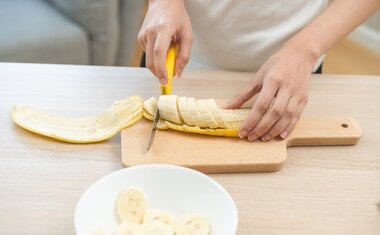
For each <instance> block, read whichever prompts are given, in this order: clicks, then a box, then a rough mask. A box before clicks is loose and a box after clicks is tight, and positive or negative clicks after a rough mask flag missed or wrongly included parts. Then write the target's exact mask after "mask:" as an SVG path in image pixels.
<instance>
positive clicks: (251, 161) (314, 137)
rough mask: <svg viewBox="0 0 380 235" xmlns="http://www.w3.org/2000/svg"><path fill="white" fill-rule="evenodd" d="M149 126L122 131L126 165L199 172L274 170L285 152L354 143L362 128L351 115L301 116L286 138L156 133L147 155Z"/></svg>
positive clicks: (144, 123) (277, 167) (280, 164)
mask: <svg viewBox="0 0 380 235" xmlns="http://www.w3.org/2000/svg"><path fill="white" fill-rule="evenodd" d="M151 128H152V122H150V121H147V120H145V119H143V120H141V121H139V122H138V123H136V124H134V125H133V126H131V127H129V128H127V129H125V130H123V131H122V133H121V138H122V139H121V140H122V162H123V164H124V165H125V166H135V165H139V164H150V163H167V164H175V165H181V166H185V167H190V168H193V169H196V170H199V171H202V172H204V173H227V172H231V173H232V172H264V171H269V172H270V171H278V170H280V169H281V167H282V165H283V163H284V162H285V160H286V156H287V153H286V148H287V147H291V146H311V145H354V144H356V143H357V142H358V140H359V139H360V136H361V134H362V131H361V128H360V127H359V125H358V124H357V122H356V121H355V120H354V119H353V118H351V117H345V116H320V117H302V118H301V119H300V121H299V122H298V124H297V126H296V127H295V129H294V130H293V132H292V133H291V134H290V135H289V137H288V138H287V139H284V140H281V139H275V140H272V141H269V142H262V141H255V142H248V141H247V140H242V139H239V138H227V137H214V136H205V135H197V134H191V133H183V132H178V131H173V130H157V132H156V137H155V139H154V142H153V145H152V147H151V149H150V150H149V151H147V141H148V136H149V134H150V130H151Z"/></svg>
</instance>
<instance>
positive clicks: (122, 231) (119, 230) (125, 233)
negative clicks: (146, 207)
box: [115, 222, 139, 235]
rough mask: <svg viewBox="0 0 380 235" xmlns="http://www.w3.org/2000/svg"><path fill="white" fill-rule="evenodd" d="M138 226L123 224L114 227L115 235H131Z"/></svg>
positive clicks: (135, 224)
mask: <svg viewBox="0 0 380 235" xmlns="http://www.w3.org/2000/svg"><path fill="white" fill-rule="evenodd" d="M138 226H139V224H137V223H133V222H123V223H121V224H119V225H118V226H117V227H116V230H115V235H133V234H134V232H135V231H136V229H137V227H138Z"/></svg>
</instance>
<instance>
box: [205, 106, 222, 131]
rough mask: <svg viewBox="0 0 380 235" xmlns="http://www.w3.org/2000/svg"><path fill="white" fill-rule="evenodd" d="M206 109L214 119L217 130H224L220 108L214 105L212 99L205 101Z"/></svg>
mask: <svg viewBox="0 0 380 235" xmlns="http://www.w3.org/2000/svg"><path fill="white" fill-rule="evenodd" d="M206 105H207V109H208V110H209V111H210V113H211V115H212V116H213V117H214V119H215V121H216V123H217V127H218V128H226V123H225V122H224V120H223V117H222V112H221V110H220V108H219V107H218V106H217V105H216V103H215V100H214V99H207V100H206Z"/></svg>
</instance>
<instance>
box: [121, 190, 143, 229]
mask: <svg viewBox="0 0 380 235" xmlns="http://www.w3.org/2000/svg"><path fill="white" fill-rule="evenodd" d="M146 210H147V202H146V198H145V195H144V193H143V191H141V190H140V189H138V188H127V189H125V190H123V191H122V192H121V193H120V194H119V197H118V199H117V202H116V211H117V215H118V216H119V219H120V221H121V222H133V223H138V224H141V222H142V220H143V218H144V215H145V212H146Z"/></svg>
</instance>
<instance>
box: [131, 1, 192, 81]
mask: <svg viewBox="0 0 380 235" xmlns="http://www.w3.org/2000/svg"><path fill="white" fill-rule="evenodd" d="M137 38H138V41H139V43H140V45H141V46H142V47H143V49H144V51H145V53H146V61H145V62H146V66H147V67H148V68H149V69H150V71H152V73H153V74H154V75H155V76H156V77H157V78H158V79H159V81H160V83H161V84H162V85H165V84H166V83H167V72H166V67H165V62H166V54H167V51H168V49H169V46H170V43H171V42H172V41H173V42H175V43H177V44H178V46H179V48H178V55H177V58H176V66H175V73H176V75H177V76H181V74H182V71H183V69H184V67H185V65H186V64H187V63H188V61H189V58H190V51H191V45H192V41H193V34H192V30H191V22H190V19H189V16H188V15H187V12H186V9H185V6H184V3H183V1H182V0H159V1H154V0H151V1H150V3H149V8H148V12H147V14H146V16H145V19H144V23H143V25H142V27H141V29H140V32H139V35H138V37H137Z"/></svg>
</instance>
